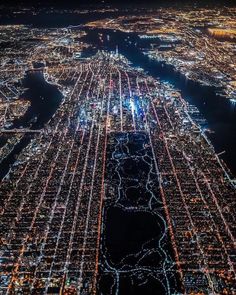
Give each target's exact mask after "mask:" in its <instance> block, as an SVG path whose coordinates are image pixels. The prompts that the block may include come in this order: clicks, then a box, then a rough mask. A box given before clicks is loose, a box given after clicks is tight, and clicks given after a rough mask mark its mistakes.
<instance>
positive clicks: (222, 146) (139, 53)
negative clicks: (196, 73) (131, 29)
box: [85, 29, 236, 175]
mask: <svg viewBox="0 0 236 295" xmlns="http://www.w3.org/2000/svg"><path fill="white" fill-rule="evenodd" d="M86 31H87V33H88V34H87V36H86V37H85V41H86V42H89V43H90V44H92V45H94V47H96V49H105V50H110V51H115V49H116V46H117V45H118V48H119V53H121V54H123V55H124V56H125V57H126V58H127V59H128V60H129V61H131V62H132V63H133V65H134V66H138V67H141V68H143V69H144V71H146V72H147V73H148V74H149V75H151V76H153V77H155V78H159V79H161V80H162V81H168V82H170V83H171V84H172V85H174V86H175V87H176V88H177V89H179V90H180V91H181V93H182V96H183V98H184V99H185V100H186V101H188V102H189V103H190V104H193V105H195V106H197V107H198V109H199V111H200V112H201V114H202V116H203V117H204V118H205V119H206V120H207V127H208V128H209V129H211V131H213V133H210V134H208V137H209V138H210V140H211V142H212V144H213V146H214V148H215V150H216V152H217V153H220V152H222V151H225V153H224V154H222V156H221V158H222V159H223V160H224V161H225V163H226V164H227V166H228V167H229V168H230V170H231V171H232V173H233V174H234V175H236V160H235V159H236V104H233V103H232V102H231V101H230V100H229V99H227V98H225V97H221V96H219V95H217V94H216V89H215V88H214V87H207V86H202V85H200V83H198V82H194V81H188V80H186V78H185V77H184V76H183V75H181V74H179V73H178V72H176V71H175V70H174V68H173V67H172V66H170V65H166V64H165V63H163V62H157V61H153V60H150V59H149V58H148V57H147V56H146V55H145V54H144V53H143V50H142V49H148V48H150V46H151V44H150V42H152V43H154V41H146V40H141V39H140V38H139V37H138V36H137V34H133V33H123V32H119V31H115V32H114V31H111V30H105V29H87V30H86ZM99 33H100V34H102V35H103V36H102V38H99V35H98V34H99ZM100 36H101V35H100ZM108 36H109V37H108ZM156 42H157V43H158V41H156ZM91 53H93V52H91Z"/></svg>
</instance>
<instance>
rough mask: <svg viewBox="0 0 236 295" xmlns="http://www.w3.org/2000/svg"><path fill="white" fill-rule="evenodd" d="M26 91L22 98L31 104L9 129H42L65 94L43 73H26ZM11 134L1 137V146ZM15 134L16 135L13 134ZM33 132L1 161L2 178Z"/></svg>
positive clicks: (24, 137)
mask: <svg viewBox="0 0 236 295" xmlns="http://www.w3.org/2000/svg"><path fill="white" fill-rule="evenodd" d="M22 84H23V86H24V87H25V88H26V91H25V92H24V93H22V94H21V95H20V99H26V100H29V101H30V106H29V108H28V109H27V111H26V112H25V114H23V115H22V117H20V118H19V119H17V120H15V121H13V122H12V125H11V126H10V127H9V129H13V128H19V127H21V128H22V127H23V128H26V129H33V130H35V129H41V128H43V126H44V124H45V123H47V122H48V121H49V120H50V119H51V118H52V116H53V115H54V113H55V112H56V110H57V108H58V107H59V105H60V103H61V101H62V98H63V95H62V93H61V92H60V91H59V90H58V88H57V86H55V85H52V84H50V83H48V82H47V81H46V80H45V79H44V77H43V75H42V74H40V73H34V74H29V73H26V75H25V77H24V79H23V80H22ZM10 136H11V135H7V134H6V135H4V136H1V137H0V146H4V145H5V144H6V142H7V140H8V139H9V138H10ZM13 136H14V135H13ZM33 137H34V135H33V134H25V135H24V136H23V137H22V139H21V140H20V141H19V142H18V143H17V144H16V145H15V147H14V148H13V150H12V151H11V152H10V154H9V155H7V157H5V158H4V159H3V160H2V162H1V163H0V179H1V178H3V177H4V176H5V175H6V174H7V172H8V171H9V169H10V167H11V165H12V164H13V163H14V162H15V161H16V158H17V155H18V154H19V153H20V152H21V151H22V150H23V149H24V148H25V147H26V146H27V145H28V144H29V143H30V141H31V139H32V138H33Z"/></svg>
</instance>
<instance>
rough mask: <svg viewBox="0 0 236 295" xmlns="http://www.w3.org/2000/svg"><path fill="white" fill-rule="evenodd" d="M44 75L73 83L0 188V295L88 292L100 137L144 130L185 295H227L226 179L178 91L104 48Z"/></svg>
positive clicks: (230, 285) (99, 186)
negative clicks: (68, 65) (106, 51)
mask: <svg viewBox="0 0 236 295" xmlns="http://www.w3.org/2000/svg"><path fill="white" fill-rule="evenodd" d="M49 73H50V75H52V76H53V77H54V78H56V79H57V80H58V81H59V80H60V81H63V80H64V81H69V82H70V85H73V87H70V88H69V89H70V91H69V93H68V95H67V96H66V97H65V99H64V101H63V103H62V104H61V106H60V107H59V109H58V110H57V112H56V114H55V115H54V116H53V117H52V119H51V120H50V122H49V123H48V124H47V126H46V127H45V128H44V129H43V130H41V132H40V133H37V134H35V136H34V139H33V141H32V142H31V143H30V144H29V145H28V146H27V147H26V148H25V149H24V150H23V152H22V153H21V154H20V156H19V158H18V162H17V165H15V166H14V167H13V168H12V169H11V171H10V173H9V175H8V177H6V178H4V180H3V181H2V183H1V188H0V196H1V200H0V201H1V204H0V205H1V215H0V223H1V248H0V253H1V256H0V293H1V294H29V293H32V294H47V293H53V292H54V293H58V294H96V292H97V287H96V286H97V276H98V271H99V264H100V258H99V249H100V246H99V245H100V235H101V226H102V222H103V220H102V209H103V201H104V195H105V187H106V186H104V183H105V182H106V179H104V175H105V170H106V160H107V159H106V156H107V153H106V150H107V144H108V135H109V134H110V133H119V134H120V133H124V134H128V133H138V132H143V133H144V134H146V136H147V137H148V140H149V143H148V144H149V145H150V149H151V154H152V157H153V161H154V166H155V173H156V175H157V178H158V180H159V181H157V183H156V186H157V187H158V189H159V191H160V195H161V201H162V206H163V210H164V212H165V219H166V223H167V226H168V232H169V236H170V240H171V244H172V248H173V252H174V264H175V266H176V269H177V272H178V274H179V276H180V278H181V282H182V285H183V286H182V290H183V294H234V293H235V292H236V289H235V264H236V263H235V253H234V249H235V234H236V229H235V216H236V214H235V207H234V206H233V204H234V203H233V198H234V196H235V187H234V183H233V182H232V181H231V179H230V177H229V175H228V174H227V171H225V169H224V167H223V166H222V164H221V162H220V161H219V159H218V157H217V155H216V154H215V152H214V149H213V148H212V146H211V144H210V143H209V141H208V139H207V138H206V137H205V135H204V134H203V133H202V132H201V129H200V128H199V127H198V126H197V125H196V124H195V123H194V122H193V121H192V119H191V117H190V116H189V114H188V111H187V105H186V103H185V101H184V100H183V99H182V97H181V96H180V94H179V92H176V91H174V90H173V89H172V88H171V87H170V86H169V85H167V84H163V83H161V82H159V81H158V80H154V79H153V78H151V77H149V76H147V75H145V74H144V73H143V72H142V71H140V70H137V69H134V68H131V67H130V66H129V64H128V62H127V60H126V59H125V58H123V57H122V56H119V55H115V54H110V53H105V52H99V53H97V55H95V56H94V57H92V58H90V59H89V60H85V61H78V62H77V63H74V66H73V67H68V68H66V67H65V68H63V67H53V68H51V69H50V71H49ZM32 150H34V151H35V152H34V153H30V151H32ZM143 210H146V209H143ZM150 271H153V273H155V267H153V269H151V270H150ZM167 294H169V293H168V291H167Z"/></svg>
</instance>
